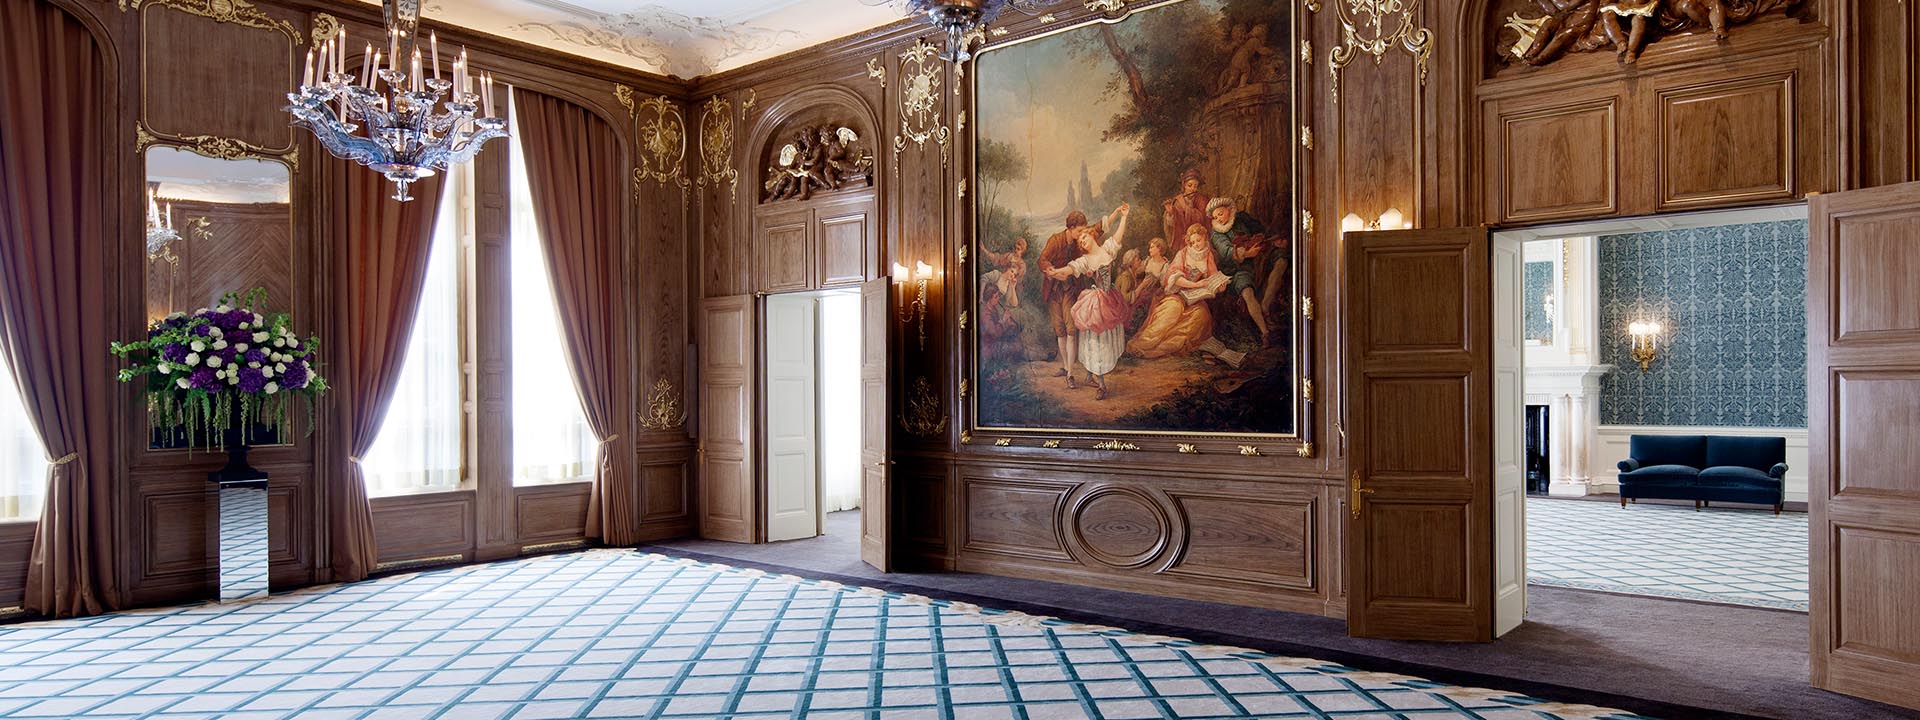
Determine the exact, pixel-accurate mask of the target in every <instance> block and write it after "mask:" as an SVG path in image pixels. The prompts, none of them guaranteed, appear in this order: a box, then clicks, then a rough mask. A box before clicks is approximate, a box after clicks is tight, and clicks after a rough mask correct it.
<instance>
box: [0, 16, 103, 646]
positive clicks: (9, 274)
mask: <svg viewBox="0 0 1920 720" xmlns="http://www.w3.org/2000/svg"><path fill="white" fill-rule="evenodd" d="M105 68H106V61H105V60H104V59H103V58H102V56H101V52H100V48H99V46H98V45H96V44H95V43H94V40H93V35H92V33H89V32H88V31H87V29H86V27H85V26H83V25H81V24H80V21H79V20H77V19H75V18H73V17H72V16H69V15H68V14H67V13H66V11H64V10H61V9H60V8H58V7H55V6H54V5H52V4H50V3H46V2H41V1H40V0H0V345H3V346H5V353H4V354H5V356H6V362H7V365H8V367H9V368H11V369H12V370H13V375H14V377H15V378H16V379H17V381H18V382H19V384H20V394H21V399H22V401H23V404H24V405H25V406H26V410H27V414H28V415H31V416H32V418H33V424H34V427H35V428H36V429H38V430H39V432H40V440H41V442H42V443H44V444H45V445H46V450H47V457H48V458H49V461H50V463H51V465H50V467H49V468H48V470H47V494H46V503H45V506H44V507H43V509H42V510H41V514H40V524H39V527H38V529H37V530H36V531H35V533H34V537H33V555H32V559H31V560H30V561H29V562H28V565H27V586H26V602H25V607H26V609H28V610H31V611H34V612H37V613H40V614H42V615H46V616H49V617H72V616H76V615H91V614H95V613H100V612H103V611H106V610H110V609H113V608H115V607H117V606H118V604H119V601H120V592H119V588H118V587H117V586H116V583H115V581H114V568H115V565H114V551H115V549H116V543H114V541H113V537H114V535H113V505H112V500H113V495H112V491H111V487H110V484H109V480H110V474H111V472H112V470H113V445H112V436H111V433H112V430H113V422H112V419H111V418H112V412H113V406H114V398H115V394H116V393H118V392H119V391H120V388H119V387H118V383H115V382H114V380H113V373H114V368H115V362H114V360H113V358H112V356H111V355H109V354H108V353H107V344H108V343H109V342H111V340H112V328H111V325H110V323H111V320H112V317H111V309H112V307H113V305H112V297H111V296H112V295H113V294H114V293H115V292H117V286H116V284H115V283H114V282H112V281H111V279H110V278H108V277H106V276H104V275H103V273H102V270H101V269H102V268H103V267H105V265H106V260H107V248H108V247H117V246H116V245H115V244H114V243H113V242H112V241H113V240H114V238H110V237H107V236H106V232H107V230H108V228H109V225H108V223H107V221H106V218H107V217H109V216H110V215H111V210H112V209H113V207H115V206H116V205H125V204H126V203H124V202H119V201H118V200H117V199H115V198H112V197H110V196H109V193H108V192H107V181H106V177H105V175H106V165H105V163H106V155H105V153H106V152H107V147H106V141H105V136H104V135H103V134H102V131H101V123H103V122H106V118H107V117H109V114H110V110H111V108H109V107H106V106H105V105H104V100H103V98H102V92H103V91H104V90H105V87H106V83H107V82H109V79H108V77H107V73H106V69H105ZM126 241H127V242H134V239H133V238H132V237H131V236H129V237H128V238H127V239H126ZM0 392H4V390H0Z"/></svg>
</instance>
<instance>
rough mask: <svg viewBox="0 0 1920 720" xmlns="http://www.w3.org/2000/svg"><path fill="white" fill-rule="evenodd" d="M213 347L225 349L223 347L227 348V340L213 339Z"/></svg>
mask: <svg viewBox="0 0 1920 720" xmlns="http://www.w3.org/2000/svg"><path fill="white" fill-rule="evenodd" d="M213 349H215V350H225V349H227V341H225V340H215V341H213Z"/></svg>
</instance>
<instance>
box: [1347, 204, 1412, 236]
mask: <svg viewBox="0 0 1920 720" xmlns="http://www.w3.org/2000/svg"><path fill="white" fill-rule="evenodd" d="M1412 229H1413V221H1412V220H1408V219H1407V216H1406V215H1405V214H1403V213H1401V212H1400V208H1387V211H1386V212H1383V213H1380V217H1379V219H1377V220H1372V221H1369V220H1367V219H1365V218H1362V217H1360V215H1359V214H1358V213H1347V216H1346V217H1343V218H1340V232H1343V233H1349V232H1361V231H1363V230H1364V231H1372V230H1412Z"/></svg>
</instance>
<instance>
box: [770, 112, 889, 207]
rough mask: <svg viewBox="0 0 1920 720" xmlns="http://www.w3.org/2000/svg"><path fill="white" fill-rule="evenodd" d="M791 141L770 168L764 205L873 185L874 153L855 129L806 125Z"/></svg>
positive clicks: (783, 146)
mask: <svg viewBox="0 0 1920 720" xmlns="http://www.w3.org/2000/svg"><path fill="white" fill-rule="evenodd" d="M791 137H792V140H791V141H790V142H788V143H787V144H785V145H782V146H780V151H779V152H778V153H776V154H775V156H774V161H773V164H771V165H769V166H768V167H767V173H766V174H767V179H766V181H765V182H764V183H763V185H762V190H763V191H764V192H763V193H762V195H761V201H762V202H773V201H776V200H806V199H808V198H810V197H813V193H815V192H818V191H822V190H839V189H842V188H849V187H868V186H871V185H872V184H873V153H872V152H871V151H870V150H868V149H867V148H866V146H865V144H864V143H863V142H862V141H861V138H860V133H859V132H857V131H855V130H854V129H853V128H850V127H847V126H845V125H839V124H835V123H826V124H819V125H806V126H802V127H800V128H799V129H798V130H795V131H794V132H793V135H792V136H791Z"/></svg>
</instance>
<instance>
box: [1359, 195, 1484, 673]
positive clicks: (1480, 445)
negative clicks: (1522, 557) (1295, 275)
mask: <svg viewBox="0 0 1920 720" xmlns="http://www.w3.org/2000/svg"><path fill="white" fill-rule="evenodd" d="M1489 242H1490V241H1489V239H1488V237H1487V232H1486V231H1485V230H1484V229H1439V230H1404V231H1387V232H1371V233H1349V234H1347V236H1346V256H1345V258H1344V260H1345V262H1346V263H1347V287H1346V301H1345V306H1346V310H1345V312H1346V317H1345V319H1344V324H1345V326H1346V328H1347V332H1346V333H1345V342H1346V343H1347V345H1346V349H1345V352H1346V356H1347V387H1348V389H1349V390H1348V392H1349V393H1350V395H1349V403H1350V405H1349V410H1348V412H1349V417H1348V418H1347V426H1348V427H1350V428H1353V429H1354V430H1355V432H1354V433H1353V435H1352V437H1350V438H1349V442H1350V443H1351V446H1350V447H1351V453H1350V455H1349V457H1350V458H1351V460H1350V463H1351V464H1350V477H1349V480H1348V482H1349V485H1350V488H1349V490H1350V492H1349V493H1348V506H1347V508H1348V513H1347V518H1348V526H1347V531H1346V538H1347V542H1348V547H1347V553H1346V556H1347V574H1348V575H1347V576H1348V578H1349V581H1348V601H1347V631H1348V633H1350V634H1352V635H1355V636H1358V637H1379V638H1398V639H1410V640H1456V641H1487V640H1491V639H1493V610H1494V603H1493V597H1492V595H1493V590H1494V578H1493V569H1494V568H1493V531H1492V521H1493V512H1492V508H1493V492H1492V491H1493V478H1492V475H1493V450H1492V434H1493V433H1492V430H1493V427H1492V425H1493V419H1492V410H1493V357H1492V344H1493V327H1492V302H1491V299H1492V297H1491V296H1492V290H1493V288H1492V286H1491V285H1490V278H1489V275H1490V272H1491V265H1492V262H1491V254H1490V252H1491V251H1490V244H1489Z"/></svg>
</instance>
